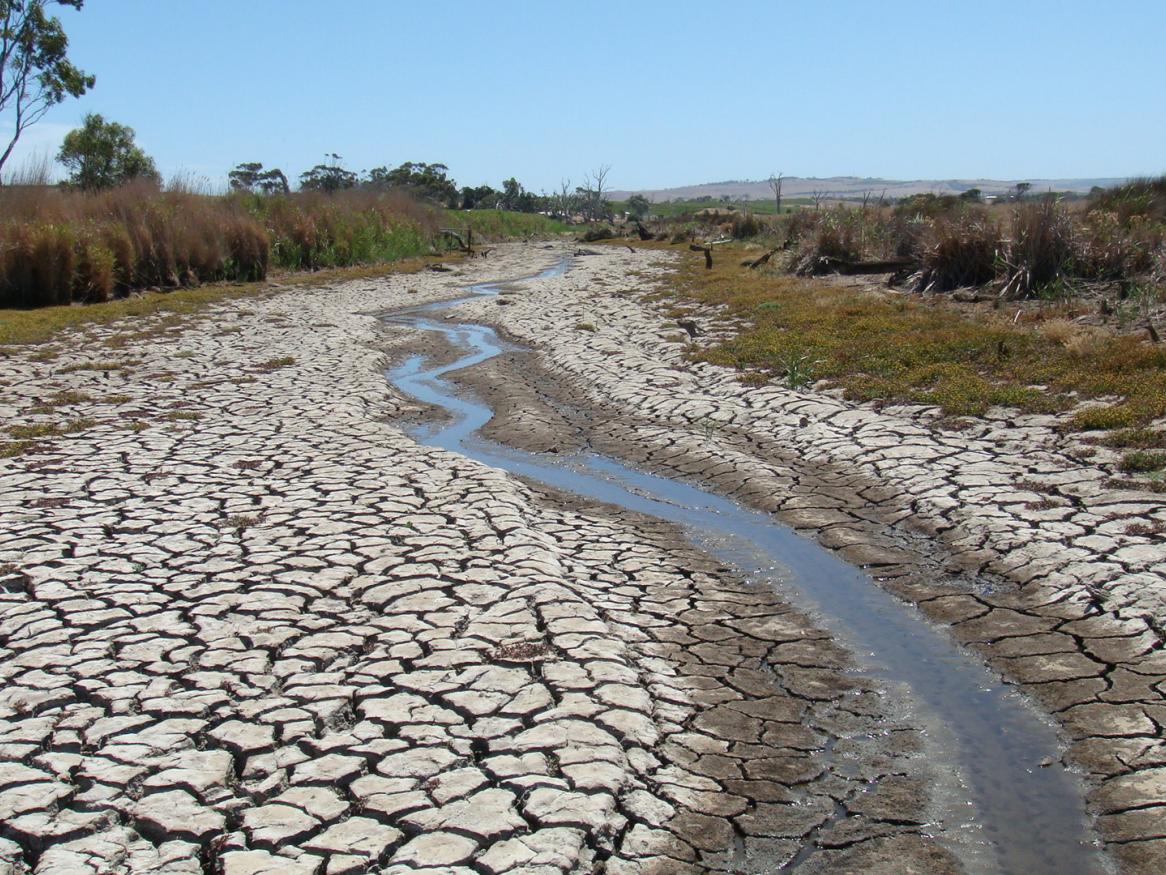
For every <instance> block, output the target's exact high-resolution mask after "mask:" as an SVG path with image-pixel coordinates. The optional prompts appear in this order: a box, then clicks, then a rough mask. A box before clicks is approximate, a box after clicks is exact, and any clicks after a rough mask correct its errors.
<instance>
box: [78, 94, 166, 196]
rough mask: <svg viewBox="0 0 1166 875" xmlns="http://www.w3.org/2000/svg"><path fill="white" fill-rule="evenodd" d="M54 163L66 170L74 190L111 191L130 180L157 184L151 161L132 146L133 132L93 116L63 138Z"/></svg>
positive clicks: (89, 116)
mask: <svg viewBox="0 0 1166 875" xmlns="http://www.w3.org/2000/svg"><path fill="white" fill-rule="evenodd" d="M57 160H58V161H60V162H61V163H62V164H64V165H65V167H66V168H67V169H68V171H69V184H70V185H75V186H77V187H78V188H83V189H88V190H96V189H101V188H112V187H113V186H115V185H121V184H122V183H124V182H129V181H130V180H131V179H146V180H149V181H151V182H155V183H157V182H161V177H160V176H159V175H158V169H157V168H156V167H155V166H154V159H153V158H151V157H150V156H149V155H147V154H146V153H145V152H143V151H142V150H141V149H140V148H138V146H137V144H135V143H134V129H133V128H130V127H127V126H126V125H121V124H118V123H117V122H107V121H106V120H105V119H104V118H102V117H101V116H100V115H98V114H97V113H92V112H91V113H89V114H88V115H86V116H85V120H84V122H83V123H82V125H81V127H79V128H74V129H73V130H71V131H69V133H67V134H65V141H64V143H62V144H61V151H60V152H58V153H57Z"/></svg>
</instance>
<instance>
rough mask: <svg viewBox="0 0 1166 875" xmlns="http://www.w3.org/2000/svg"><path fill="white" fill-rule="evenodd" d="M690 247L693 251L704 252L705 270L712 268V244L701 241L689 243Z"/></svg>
mask: <svg viewBox="0 0 1166 875" xmlns="http://www.w3.org/2000/svg"><path fill="white" fill-rule="evenodd" d="M688 248H689V249H691V250H692V251H693V252H703V253H704V267H705V270H712V266H713V247H712V244H708V245H701V244H700V243H689V244H688Z"/></svg>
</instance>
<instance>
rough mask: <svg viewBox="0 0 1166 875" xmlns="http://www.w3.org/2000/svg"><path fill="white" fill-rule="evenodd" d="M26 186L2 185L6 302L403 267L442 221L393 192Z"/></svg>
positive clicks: (1, 290)
mask: <svg viewBox="0 0 1166 875" xmlns="http://www.w3.org/2000/svg"><path fill="white" fill-rule="evenodd" d="M14 181H15V180H14ZM18 182H20V183H21V184H12V185H7V186H3V187H0V306H4V307H37V306H46V305H52V304H66V303H71V302H92V301H105V300H109V299H110V298H112V297H115V296H119V295H124V294H127V293H128V292H130V291H132V290H135V289H144V288H164V289H165V288H178V287H181V286H195V285H199V284H202V283H206V282H217V281H222V280H231V281H254V280H261V279H263V278H264V277H265V276H266V275H267V271H268V267H269V265H271V264H275V265H278V266H281V267H286V268H292V269H316V268H322V267H340V266H346V265H351V264H361V263H369V262H375V261H386V260H394V259H397V258H402V257H406V256H410V255H417V254H421V253H423V252H425V251H427V250H428V249H429V247H430V246H431V245H432V239H433V236H434V232H435V231H436V228H437V226H438V224H439V220H438V218H437V214H436V213H435V212H434V211H432V210H430V209H429V208H427V207H424V206H421V205H418V204H416V203H415V202H413V201H411V200H409V199H408V198H407V197H405V196H404V195H400V194H395V193H391V192H390V193H374V192H343V193H341V194H338V195H333V196H329V195H323V194H293V195H290V196H287V197H276V198H262V197H256V196H247V195H229V196H214V195H208V194H206V193H205V187H204V186H202V185H201V183H200V182H199V181H198V180H197V179H194V178H181V179H177V180H175V181H174V182H173V184H172V185H171V186H170V187H168V188H167V189H166V190H159V189H158V188H157V187H155V186H153V185H150V184H149V183H145V182H137V183H131V184H129V185H126V186H123V187H120V188H117V189H113V190H109V191H104V192H96V193H88V192H80V191H73V190H69V189H63V188H59V187H55V186H48V185H44V184H43V180H39V179H37V180H33V181H31V182H29V181H26V180H19V181H18Z"/></svg>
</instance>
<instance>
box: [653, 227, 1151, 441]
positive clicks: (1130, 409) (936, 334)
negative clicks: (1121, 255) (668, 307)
mask: <svg viewBox="0 0 1166 875" xmlns="http://www.w3.org/2000/svg"><path fill="white" fill-rule="evenodd" d="M642 245H644V246H653V247H655V248H669V247H668V246H667V244H662V243H657V244H642ZM673 251H675V250H673ZM757 251H758V250H757V249H756V248H746V247H743V246H741V245H738V244H730V245H726V246H720V247H717V253H716V255H715V257H714V266H713V269H712V270H706V269H705V267H704V258H703V255H692V254H690V253H688V252H687V251H685V252H683V254H682V262H681V265H680V266H679V267H678V268H677V269H676V270H675V271H674V272H673V273H672V274H671V276H670V277H669V278H667V279H666V284H667V288H668V289H669V291H670V293H671V294H672V295H673V296H674V297H675V298H676V299H677V300H678V301H680V302H684V303H691V302H693V301H695V302H699V303H701V304H706V305H715V306H718V307H724V308H725V309H726V311H727V314H728V315H730V316H733V317H743V318H745V319H747V320H748V322H749V327H747V328H745V329H743V330H741V331H739V332H738V333H737V334H736V335H735V336H733V337H732V338H730V339H728V340H726V341H724V342H721V343H717V344H714V345H712V346H709V347H705V348H698V349H697V350H696V351H695V352H694V356H695V357H696V358H697V359H699V360H704V361H709V362H712V363H715V364H721V365H728V366H732V367H737V368H740V369H742V370H749V371H751V372H756V374H758V375H762V376H763V375H768V376H769V377H770V378H776V379H781V378H785V377H787V374H788V372H789V370H790V368H789V364H790V362H805V363H812V375H813V379H814V380H826V381H828V382H829V383H830V384H832V385H834V386H838V387H841V388H842V389H844V390H845V393H846V395H847V396H848V397H849V398H852V399H855V400H860V401H875V400H881V401H891V402H914V403H921V404H934V405H937V406H939V407H940V408H941V409H942V411H943V413H944V414H946V415H948V416H977V415H982V414H983V413H984V412H985V411H987V410H988V409H989V408H991V407H995V406H1002V407H1013V408H1018V409H1019V410H1021V411H1023V412H1026V413H1056V412H1060V411H1067V410H1070V409H1072V408H1073V407H1074V406H1075V405H1076V404H1077V403H1079V402H1080V401H1082V400H1087V399H1104V398H1117V399H1118V403H1116V404H1109V405H1107V406H1095V407H1090V408H1087V409H1082V410H1079V411H1078V412H1077V413H1076V414H1074V416H1073V417H1072V419H1071V422H1070V424H1069V427H1070V428H1071V429H1074V430H1085V429H1104V430H1113V429H1121V428H1131V427H1135V426H1144V425H1146V424H1147V423H1149V422H1150V421H1152V420H1153V419H1155V418H1157V417H1160V416H1163V415H1166V346H1164V345H1153V344H1147V343H1143V342H1142V341H1141V340H1140V339H1139V338H1135V337H1130V336H1120V335H1114V334H1108V333H1105V332H1103V331H1100V330H1097V329H1086V328H1082V327H1081V326H1076V325H1074V324H1072V323H1067V322H1066V320H1063V319H1060V320H1056V319H1053V318H1051V314H1050V318H1049V320H1048V322H1047V323H1042V322H1039V321H1036V322H1034V323H1032V324H1028V323H1021V324H1013V322H1012V319H1011V318H1009V317H1010V316H1011V314H1005V313H1003V312H997V311H977V312H975V313H968V312H967V311H965V310H961V309H960V308H958V307H956V306H955V305H954V304H953V303H952V302H950V301H948V300H947V299H946V298H935V299H932V298H928V299H919V298H907V297H905V296H902V295H892V294H886V293H881V292H877V291H865V290H860V289H855V288H847V287H842V286H831V285H826V284H823V283H816V282H812V281H807V280H804V279H800V278H797V277H791V276H788V275H786V274H783V273H779V272H777V270H776V269H774V270H766V269H762V270H748V269H745V268H742V267H741V266H740V264H741V261H742V256H743V255H746V254H753V253H756V252H757ZM1034 318H1035V319H1038V320H1039V319H1040V318H1041V314H1039V313H1038V314H1035V317H1034ZM754 379H755V380H756V379H758V377H757V376H755V377H754Z"/></svg>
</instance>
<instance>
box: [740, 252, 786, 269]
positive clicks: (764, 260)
mask: <svg viewBox="0 0 1166 875" xmlns="http://www.w3.org/2000/svg"><path fill="white" fill-rule="evenodd" d="M779 251H780V249H770V250H769V251H768V252H766V253H765V254H764V255H762V256H761V257H760V258H755V259H753V260H752V261H745V262H742V264H744V266H745V267H747V268H749V269H750V270H756V269H757V268H759V267H761V265H763V264H768V263H769V259H771V258H773V256H774V254H775V253H777V252H779Z"/></svg>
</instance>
